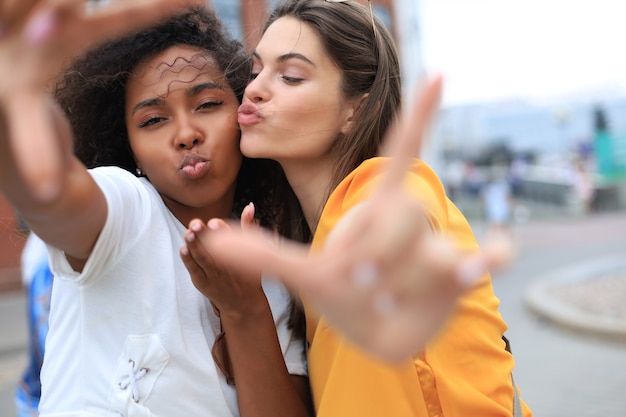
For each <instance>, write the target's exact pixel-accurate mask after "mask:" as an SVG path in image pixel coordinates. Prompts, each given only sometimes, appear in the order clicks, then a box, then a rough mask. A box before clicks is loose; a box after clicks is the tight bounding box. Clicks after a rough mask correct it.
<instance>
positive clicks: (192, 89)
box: [185, 82, 224, 97]
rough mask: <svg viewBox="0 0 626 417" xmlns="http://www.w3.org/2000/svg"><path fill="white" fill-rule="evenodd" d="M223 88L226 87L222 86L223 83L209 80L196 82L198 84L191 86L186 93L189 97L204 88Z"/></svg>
mask: <svg viewBox="0 0 626 417" xmlns="http://www.w3.org/2000/svg"><path fill="white" fill-rule="evenodd" d="M223 89H224V87H223V86H222V84H219V83H214V82H207V83H201V84H196V85H194V86H192V87H190V88H189V89H187V91H186V92H185V95H186V96H187V97H193V96H195V95H196V94H198V93H200V92H202V91H204V90H223Z"/></svg>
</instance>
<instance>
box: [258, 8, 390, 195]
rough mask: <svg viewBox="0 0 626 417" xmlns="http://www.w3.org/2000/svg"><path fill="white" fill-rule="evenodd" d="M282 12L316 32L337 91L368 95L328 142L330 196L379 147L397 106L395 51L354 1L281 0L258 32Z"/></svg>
mask: <svg viewBox="0 0 626 417" xmlns="http://www.w3.org/2000/svg"><path fill="white" fill-rule="evenodd" d="M285 16H290V17H294V18H296V19H298V20H300V21H301V22H303V23H306V24H307V25H309V27H310V28H312V29H313V30H314V31H315V32H316V33H317V35H318V36H319V38H320V40H321V42H322V44H323V45H324V49H325V51H326V53H327V54H328V55H329V57H330V58H331V59H332V61H333V62H334V63H335V64H336V65H337V67H338V68H339V69H340V70H341V72H342V85H341V89H342V94H343V95H344V97H345V98H346V99H355V98H359V97H362V96H364V95H365V94H367V97H366V98H364V99H363V100H362V101H361V104H360V106H359V108H358V109H357V111H356V113H355V114H354V116H353V121H352V124H351V128H350V130H349V131H348V132H347V133H346V134H345V135H341V136H340V137H338V138H337V140H336V141H335V143H334V144H333V148H332V152H333V155H334V157H335V161H336V163H335V171H334V173H333V178H332V181H331V183H330V184H329V189H328V193H329V194H330V192H331V191H332V190H333V189H334V188H335V187H336V186H337V185H338V184H339V182H341V180H343V179H344V178H345V177H346V176H347V175H348V174H349V173H350V172H351V171H353V170H354V169H355V168H356V167H358V166H359V165H360V164H361V163H362V162H363V161H365V160H366V159H369V158H372V157H374V156H376V155H377V153H378V151H379V150H380V147H381V144H382V140H383V137H384V134H385V132H386V131H387V129H388V128H389V126H390V124H391V122H392V121H393V118H394V116H395V114H396V113H397V112H398V110H399V108H400V105H401V99H402V87H401V82H400V63H399V59H398V52H397V49H396V47H395V43H394V41H393V38H392V37H391V34H390V33H389V31H388V30H387V28H386V27H385V25H384V24H383V23H382V22H381V21H380V20H379V19H378V18H376V17H375V16H372V15H371V10H370V9H369V8H367V7H364V6H362V5H360V4H359V3H357V2H355V1H345V2H340V3H335V2H328V1H325V0H287V1H283V2H281V3H280V4H279V5H278V6H277V7H276V8H275V9H274V10H273V11H272V13H271V15H270V17H269V19H268V21H267V23H266V25H265V27H264V29H263V32H265V30H267V28H268V27H269V26H270V25H271V24H272V23H273V22H274V21H276V20H277V19H279V18H281V17H285ZM372 22H373V23H372ZM372 24H374V25H375V26H374V27H372Z"/></svg>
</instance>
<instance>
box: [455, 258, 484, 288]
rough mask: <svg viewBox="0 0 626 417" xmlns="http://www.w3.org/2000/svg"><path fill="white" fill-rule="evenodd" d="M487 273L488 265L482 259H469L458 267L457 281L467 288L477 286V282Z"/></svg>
mask: <svg viewBox="0 0 626 417" xmlns="http://www.w3.org/2000/svg"><path fill="white" fill-rule="evenodd" d="M486 272H487V264H486V263H485V260H484V259H483V258H482V257H473V258H470V259H467V260H465V261H463V262H461V264H460V265H459V267H458V270H457V280H458V282H459V283H460V284H461V285H463V286H464V287H466V288H469V287H471V286H473V285H474V284H476V282H477V281H478V280H479V279H480V277H482V276H483V275H484V274H485V273H486Z"/></svg>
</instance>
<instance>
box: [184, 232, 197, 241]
mask: <svg viewBox="0 0 626 417" xmlns="http://www.w3.org/2000/svg"><path fill="white" fill-rule="evenodd" d="M195 238H196V235H195V233H187V236H185V240H186V241H187V243H191V242H193V241H194V239H195Z"/></svg>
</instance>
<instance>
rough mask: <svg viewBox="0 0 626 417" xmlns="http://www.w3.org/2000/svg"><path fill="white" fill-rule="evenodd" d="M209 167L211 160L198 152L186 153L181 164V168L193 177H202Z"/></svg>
mask: <svg viewBox="0 0 626 417" xmlns="http://www.w3.org/2000/svg"><path fill="white" fill-rule="evenodd" d="M208 167H209V160H208V159H206V158H203V157H201V156H200V155H197V154H188V155H185V157H184V158H183V161H182V162H181V164H180V170H181V171H182V172H183V173H184V174H185V175H187V176H188V177H189V178H191V179H196V178H199V177H201V176H202V175H204V174H205V173H206V171H207V170H208Z"/></svg>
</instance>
